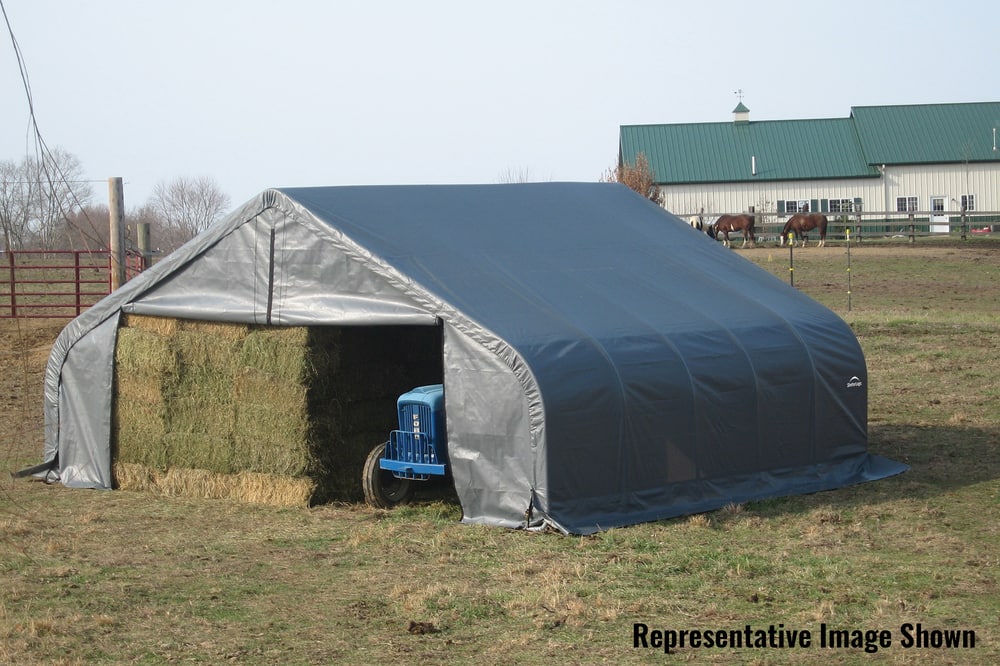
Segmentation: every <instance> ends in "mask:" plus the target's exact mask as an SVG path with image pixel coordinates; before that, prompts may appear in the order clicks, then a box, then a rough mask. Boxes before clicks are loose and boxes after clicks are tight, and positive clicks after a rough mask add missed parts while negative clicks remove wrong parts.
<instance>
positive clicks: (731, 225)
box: [708, 215, 757, 247]
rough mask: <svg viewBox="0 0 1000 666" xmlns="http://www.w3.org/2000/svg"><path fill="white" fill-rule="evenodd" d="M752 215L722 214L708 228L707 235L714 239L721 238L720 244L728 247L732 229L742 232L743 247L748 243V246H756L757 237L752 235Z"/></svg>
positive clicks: (753, 222)
mask: <svg viewBox="0 0 1000 666" xmlns="http://www.w3.org/2000/svg"><path fill="white" fill-rule="evenodd" d="M754 224H755V220H754V216H753V215H723V216H721V217H719V219H717V220H716V221H715V222H714V223H713V224H712V226H710V227H709V228H708V235H709V236H711V237H712V238H715V239H716V240H718V239H720V238H721V239H722V244H723V245H725V246H726V247H729V234H730V232H733V231H742V232H743V247H746V246H747V243H748V242H749V243H750V247H757V238H756V237H755V236H754Z"/></svg>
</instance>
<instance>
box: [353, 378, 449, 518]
mask: <svg viewBox="0 0 1000 666" xmlns="http://www.w3.org/2000/svg"><path fill="white" fill-rule="evenodd" d="M396 412H397V414H398V416H399V430H393V431H392V432H391V433H389V441H388V442H385V443H383V444H379V445H378V446H376V447H375V448H374V449H372V451H371V453H369V454H368V459H367V460H366V461H365V466H364V470H363V471H362V474H361V486H362V489H363V490H364V494H365V501H366V502H367V503H368V504H370V505H372V506H375V507H379V508H383V509H388V508H392V507H394V506H396V505H398V504H406V503H407V502H409V501H410V500H411V499H412V498H413V491H414V489H415V488H414V486H415V484H414V483H413V482H414V481H427V480H428V479H431V478H434V477H443V476H445V475H446V474H447V473H448V446H447V434H446V432H445V416H444V385H442V384H431V385H428V386H418V387H417V388H415V389H413V390H412V391H407V392H406V393H404V394H403V395H401V396H399V398H398V399H397V400H396Z"/></svg>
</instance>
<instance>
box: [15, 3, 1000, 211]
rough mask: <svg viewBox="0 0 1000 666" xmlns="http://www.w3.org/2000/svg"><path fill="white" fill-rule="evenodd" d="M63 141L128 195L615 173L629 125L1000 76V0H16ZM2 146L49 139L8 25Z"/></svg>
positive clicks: (819, 110)
mask: <svg viewBox="0 0 1000 666" xmlns="http://www.w3.org/2000/svg"><path fill="white" fill-rule="evenodd" d="M3 5H4V8H5V9H6V12H7V17H8V19H9V21H10V24H11V27H12V29H13V31H14V36H15V37H16V38H17V40H18V43H19V45H20V47H21V51H22V53H23V56H24V58H25V64H26V67H27V72H28V75H29V77H30V82H31V87H32V92H33V99H34V108H35V115H36V118H37V120H38V124H39V129H40V130H41V133H42V135H43V137H44V138H45V140H46V142H47V143H48V145H49V147H50V148H54V147H56V146H59V147H62V148H64V149H65V150H67V151H69V152H70V153H72V154H74V155H75V156H76V157H77V158H79V159H80V161H81V162H82V165H83V169H84V172H85V174H86V176H87V177H88V178H93V179H94V180H97V181H101V182H98V183H95V185H94V188H95V193H96V197H95V198H96V199H98V200H103V199H105V198H106V193H107V186H106V184H104V183H105V181H106V179H107V178H108V177H111V176H121V177H122V178H123V179H124V180H125V203H126V206H127V207H129V208H131V207H134V206H138V205H140V204H142V203H144V202H145V201H146V200H147V199H148V198H149V196H150V194H151V192H152V189H153V187H154V186H155V184H156V183H157V182H159V181H169V180H172V179H174V178H177V177H180V176H185V177H200V176H209V177H211V178H213V179H215V181H216V182H217V183H218V184H219V186H220V187H221V188H222V189H223V190H224V191H225V192H226V193H227V194H229V196H230V197H231V198H232V203H233V205H234V206H237V205H240V204H242V203H244V202H245V201H247V200H248V199H250V198H251V197H253V196H254V195H256V194H257V193H258V192H260V191H262V190H264V189H265V188H268V187H282V186H308V185H346V184H409V183H493V182H497V181H498V180H500V178H501V177H502V175H503V174H505V173H510V172H516V173H527V174H528V175H530V177H531V178H532V179H533V180H566V181H596V180H598V179H599V178H600V176H601V174H602V173H603V172H604V171H605V170H606V169H607V168H608V167H609V166H611V165H612V164H613V163H614V161H615V159H616V155H617V142H618V127H619V125H625V124H638V123H680V122H715V121H727V120H730V119H731V118H732V116H731V112H732V110H733V107H735V106H736V104H737V102H738V99H737V96H736V95H735V94H734V91H736V90H738V89H742V90H743V91H744V97H743V102H744V104H746V105H747V106H748V107H749V108H750V110H751V119H753V120H777V119H788V118H831V117H833V118H836V117H846V116H847V115H848V114H849V113H850V108H851V107H852V106H867V105H881V104H919V103H939V102H975V101H997V100H1000V69H998V68H1000V3H996V2H995V0H989V1H986V0H983V1H971V0H952V1H951V2H928V1H925V0H916V1H913V0H911V1H906V2H904V1H899V2H896V1H889V2H880V1H878V0H868V1H866V2H859V1H856V0H841V1H839V2H834V3H826V2H824V3H813V2H802V1H801V0H795V1H787V2H785V1H780V2H767V1H761V2H752V1H750V0H747V1H746V2H719V1H713V0H702V1H696V2H666V1H662V2H655V1H652V0H615V1H614V2H611V1H608V2H596V1H595V2H591V1H586V0H581V1H578V2H565V1H559V2H546V1H544V0H535V1H528V2H524V1H521V0H506V1H505V2H489V3H487V2H477V1H474V0H467V1H465V2H457V1H456V2H444V1H435V0H422V1H420V2H416V1H409V2H404V1H395V2H390V1H388V0H386V1H378V0H367V1H357V2H354V1H344V0H339V1H330V2H320V1H313V2H306V1H304V0H283V1H282V2H263V1H256V0H252V1H250V0H248V1H244V2H236V1H235V0H232V1H229V2H221V1H218V0H193V1H192V0H170V1H162V2H152V1H143V0H86V1H84V0H79V1H78V0H61V1H59V0H3ZM0 90H2V91H3V94H2V95H0V160H14V161H18V160H20V159H21V158H23V156H24V155H25V154H28V153H33V151H34V144H33V142H32V141H31V140H30V137H29V132H28V128H29V124H28V123H29V113H28V104H27V101H26V98H25V94H24V91H23V88H22V84H21V79H20V74H19V72H18V68H17V62H16V60H15V55H14V50H13V47H12V45H11V43H10V39H9V37H8V36H7V35H6V31H5V30H4V34H0Z"/></svg>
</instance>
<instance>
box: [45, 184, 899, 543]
mask: <svg viewBox="0 0 1000 666" xmlns="http://www.w3.org/2000/svg"><path fill="white" fill-rule="evenodd" d="M122 311H125V312H140V313H146V314H159V315H163V316H173V317H189V318H191V317H194V318H204V319H210V320H226V321H245V322H250V323H270V324H274V325H310V324H312V325H319V324H324V325H326V324H340V325H353V324H358V323H367V324H373V323H374V324H380V325H396V324H401V323H424V324H428V325H438V324H439V325H441V326H443V328H444V350H443V359H442V363H443V366H444V380H445V394H446V405H447V411H448V436H449V453H450V458H451V462H452V466H453V474H454V480H455V486H456V491H457V493H458V496H459V499H460V501H461V502H462V508H463V514H464V520H466V521H468V522H484V523H489V524H496V525H506V526H512V527H514V526H526V525H529V524H538V523H539V522H544V523H547V524H550V525H553V526H555V527H557V528H559V529H561V530H564V531H567V532H575V533H587V532H593V531H595V530H599V529H604V528H608V527H613V526H617V525H626V524H631V523H636V522H641V521H646V520H655V519H659V518H665V517H670V516H676V515H680V514H684V513H691V512H696V511H704V510H709V509H713V508H718V507H720V506H723V505H725V504H726V503H729V502H742V501H746V500H750V499H758V498H764V497H773V496H778V495H786V494H792V493H801V492H814V491H817V490H823V489H830V488H836V487H839V486H843V485H847V484H850V483H856V482H859V481H865V480H871V479H876V478H882V477H884V476H887V475H890V474H895V473H898V472H900V471H902V470H903V469H905V467H904V466H902V465H899V464H897V463H893V462H891V461H887V460H885V459H883V458H879V457H877V456H873V455H870V454H869V453H868V450H867V371H866V367H865V361H864V356H863V354H862V352H861V349H860V346H859V345H858V343H857V340H856V338H855V337H854V335H853V333H852V332H851V330H850V328H849V327H848V326H847V325H846V324H845V323H844V322H843V321H842V320H841V319H840V318H839V317H837V316H836V315H835V314H834V313H832V312H831V311H830V310H828V309H826V308H825V307H823V306H821V305H819V304H818V303H816V302H815V301H813V300H811V299H810V298H808V297H807V296H805V295H803V294H801V293H800V292H798V291H796V290H795V289H792V288H791V287H789V286H788V285H786V284H785V283H784V282H782V281H780V280H778V279H776V278H774V277H773V276H771V275H770V274H768V273H767V272H765V271H762V270H761V269H759V268H757V267H756V266H754V265H753V264H751V263H750V262H749V261H746V260H745V259H744V258H743V257H741V256H739V253H737V252H734V251H731V250H728V249H726V248H723V247H722V246H721V244H719V243H716V242H715V241H713V240H712V239H710V238H709V237H707V236H706V235H705V234H702V233H699V232H696V231H694V230H692V229H691V228H690V227H689V226H688V225H687V224H685V223H684V222H682V221H680V220H678V219H677V218H676V217H674V216H672V215H670V214H669V213H666V212H665V211H663V210H662V209H661V208H659V207H657V206H656V205H654V204H652V203H650V202H648V201H646V200H645V199H643V198H642V197H639V196H638V195H636V194H634V193H633V192H631V191H630V190H628V189H627V188H625V187H623V186H620V185H617V184H608V183H592V184H591V183H539V184H503V185H451V186H370V187H322V188H287V189H281V190H268V191H266V192H264V193H263V194H262V195H261V196H260V197H259V198H257V199H255V200H253V201H251V202H248V204H247V205H245V206H244V207H243V208H242V209H240V210H238V211H236V212H235V213H233V215H232V216H230V217H229V218H228V219H227V220H225V221H223V222H220V223H219V224H218V225H216V226H215V227H213V228H212V229H210V230H209V231H207V232H205V234H202V235H200V236H199V237H197V238H195V239H194V240H192V241H191V242H190V243H189V244H188V245H186V246H185V247H183V248H181V249H180V250H178V252H176V253H174V254H173V255H171V256H170V257H168V258H167V259H166V260H164V261H163V262H161V263H160V264H158V265H156V266H154V267H153V269H151V270H149V271H147V272H146V273H145V274H143V275H142V276H140V278H139V279H137V280H134V281H133V282H132V283H129V284H128V285H126V286H125V287H124V288H123V289H121V290H120V291H118V292H116V293H115V294H112V295H111V296H109V297H108V298H107V299H105V301H102V302H101V303H100V304H99V305H98V306H95V307H94V308H92V309H91V310H90V311H88V312H87V313H85V315H83V316H82V317H81V318H79V319H78V320H77V321H75V322H74V324H72V325H71V326H70V327H68V328H67V331H66V332H64V334H63V336H61V337H60V340H59V341H57V345H56V346H55V347H54V349H53V356H52V358H51V359H50V363H49V369H48V374H47V381H46V410H47V411H46V422H47V427H48V429H47V434H48V436H47V445H46V458H47V459H52V458H55V457H56V455H57V453H58V460H59V461H60V467H61V470H60V473H61V474H62V478H63V482H64V483H68V485H69V484H72V485H89V486H93V487H110V484H109V482H108V479H109V478H110V476H109V475H108V474H107V469H108V466H109V465H110V461H109V456H108V453H107V450H106V449H107V440H108V437H109V432H108V429H109V426H108V425H107V423H105V422H103V421H101V419H102V418H104V419H105V420H107V414H108V413H109V412H110V391H108V392H106V394H105V393H104V392H93V391H91V393H92V394H93V395H91V396H86V395H83V394H84V393H86V392H87V391H90V389H89V387H84V386H82V385H80V383H78V382H77V381H76V380H75V379H74V378H75V377H76V376H77V375H78V374H79V371H74V368H81V367H86V365H87V364H90V365H94V364H96V367H103V368H110V367H111V363H112V362H113V346H114V335H113V334H114V329H115V327H114V325H110V326H108V325H104V326H102V325H101V324H102V323H103V322H106V321H108V320H113V319H114V318H116V317H117V314H118V313H119V312H122ZM85 340H86V341H88V342H89V344H86V345H82V344H80V343H81V342H82V341H85ZM403 388H404V389H405V388H409V387H403ZM401 390H403V389H401ZM69 406H72V409H69V408H67V407H69ZM80 421H87V424H86V425H85V426H81V425H80V423H79V422H80ZM80 451H84V452H86V453H83V454H81V453H80ZM81 458H82V460H81ZM69 460H72V461H74V462H73V463H72V464H71V465H70V466H69V467H67V466H65V465H63V463H64V462H65V461H69ZM94 470H97V471H96V472H95V471H94Z"/></svg>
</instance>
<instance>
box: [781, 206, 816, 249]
mask: <svg viewBox="0 0 1000 666" xmlns="http://www.w3.org/2000/svg"><path fill="white" fill-rule="evenodd" d="M813 229H818V230H819V245H818V246H817V247H823V245H824V244H825V243H826V215H823V214H822V213H796V214H795V215H792V216H791V217H790V218H788V222H785V228H784V229H782V230H781V245H782V246H784V244H785V241H787V240H788V234H789V232H794V233H795V237H796V238H801V239H802V247H805V246H806V232H807V231H812V230H813Z"/></svg>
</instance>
